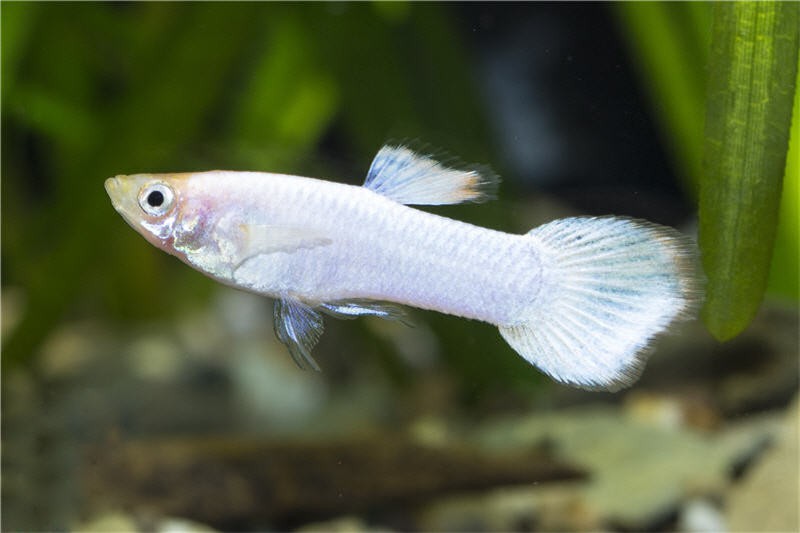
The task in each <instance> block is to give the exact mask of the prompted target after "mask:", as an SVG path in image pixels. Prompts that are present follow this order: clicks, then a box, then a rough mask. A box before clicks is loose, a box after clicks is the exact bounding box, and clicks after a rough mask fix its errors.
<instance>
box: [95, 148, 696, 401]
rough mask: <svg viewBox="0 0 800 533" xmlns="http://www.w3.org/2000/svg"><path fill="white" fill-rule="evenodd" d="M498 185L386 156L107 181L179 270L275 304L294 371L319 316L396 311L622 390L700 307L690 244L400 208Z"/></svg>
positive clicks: (480, 197) (606, 221) (590, 222)
mask: <svg viewBox="0 0 800 533" xmlns="http://www.w3.org/2000/svg"><path fill="white" fill-rule="evenodd" d="M497 181H498V180H497V178H496V177H495V176H494V175H492V174H491V173H488V172H481V171H479V170H475V169H472V170H469V169H468V170H459V169H455V168H447V167H445V166H444V165H442V164H440V163H438V162H437V161H435V160H433V159H431V158H430V157H427V156H422V155H418V154H415V153H414V152H412V151H411V150H409V149H408V148H405V147H403V146H384V147H383V148H382V149H381V150H380V151H379V152H378V154H377V155H376V156H375V159H374V160H373V162H372V165H371V166H370V169H369V172H368V173H367V178H366V181H365V183H364V185H363V186H362V187H357V186H352V185H345V184H341V183H333V182H329V181H323V180H318V179H313V178H306V177H300V176H289V175H283V174H271V173H264V172H228V171H211V172H197V173H180V174H135V175H130V176H116V177H113V178H109V179H108V180H106V182H105V188H106V191H107V192H108V195H109V196H110V198H111V201H112V203H113V205H114V208H115V209H116V210H117V211H118V212H119V213H120V214H121V215H122V216H123V218H124V219H125V220H126V221H127V222H128V224H130V225H131V226H132V227H133V228H134V229H135V230H136V231H138V232H139V233H141V234H142V235H143V236H144V237H145V238H146V239H147V240H148V241H150V243H152V244H153V245H155V246H157V247H158V248H161V249H162V250H164V251H165V252H167V253H170V254H172V255H175V256H177V257H178V258H180V259H181V260H182V261H184V262H185V263H187V264H188V265H189V266H191V267H193V268H195V269H197V270H199V271H200V272H202V273H204V274H206V275H208V276H210V277H211V278H213V279H215V280H217V281H220V282H222V283H224V284H226V285H230V286H233V287H236V288H239V289H243V290H246V291H251V292H255V293H258V294H262V295H265V296H269V297H272V298H274V299H275V305H274V319H275V331H276V334H277V336H278V338H279V339H280V340H281V341H282V342H283V343H284V344H285V345H286V346H287V347H288V349H289V352H290V353H291V355H292V357H293V358H294V359H295V361H296V362H297V364H298V365H299V366H301V367H311V368H314V369H317V370H318V369H319V367H318V365H317V364H316V362H315V361H314V359H313V358H312V356H311V349H312V348H313V347H314V345H315V344H316V343H317V341H318V340H319V337H320V335H321V334H322V328H323V322H322V313H326V314H329V315H333V316H335V317H339V318H354V317H357V316H363V315H373V316H379V317H384V318H390V319H391V318H402V316H403V311H402V307H399V306H398V305H397V304H401V305H408V306H414V307H418V308H423V309H431V310H435V311H439V312H442V313H447V314H451V315H457V316H461V317H465V318H470V319H475V320H481V321H484V322H488V323H490V324H494V325H495V326H497V327H498V328H499V329H500V334H501V335H502V336H503V338H504V339H505V340H506V341H507V342H508V344H510V345H511V347H512V348H514V350H516V351H517V352H518V353H519V354H520V355H521V356H522V357H524V358H525V359H526V360H528V361H529V362H530V363H533V364H534V365H536V366H537V367H539V368H540V369H541V370H542V371H544V372H545V373H547V374H548V375H550V376H551V377H552V378H554V379H556V380H557V381H560V382H563V383H567V384H571V385H575V386H579V387H583V388H589V389H608V390H616V389H618V388H621V387H623V386H627V385H629V384H630V383H632V382H633V381H634V380H635V379H636V378H637V377H638V375H639V373H640V371H641V369H642V366H643V364H644V356H645V354H646V352H647V348H648V346H649V345H650V343H651V341H652V339H653V338H654V337H655V336H656V335H657V334H659V333H661V332H663V331H665V330H666V329H667V328H668V327H669V326H670V325H671V324H673V323H674V322H676V321H677V320H679V319H686V318H689V317H690V316H691V315H692V314H693V312H694V311H695V309H696V308H697V306H698V304H699V302H700V298H701V290H700V286H699V282H698V275H697V270H696V266H695V265H696V252H695V248H694V246H693V245H692V243H691V242H690V241H689V240H688V239H687V238H685V237H683V236H682V235H681V234H679V233H678V232H677V231H675V230H673V229H671V228H667V227H663V226H659V225H656V224H653V223H650V222H646V221H641V220H634V219H628V218H619V217H575V218H564V219H560V220H556V221H554V222H550V223H548V224H545V225H542V226H539V227H537V228H534V229H533V230H531V231H530V232H529V233H527V234H525V235H513V234H509V233H503V232H500V231H495V230H492V229H487V228H481V227H477V226H473V225H470V224H467V223H464V222H459V221H456V220H452V219H448V218H445V217H441V216H437V215H434V214H430V213H427V212H423V211H419V210H417V209H413V208H410V207H407V205H409V204H410V205H442V204H458V203H462V202H467V201H472V202H480V201H484V200H486V199H488V198H489V192H490V190H491V189H492V188H493V187H494V186H496V185H497Z"/></svg>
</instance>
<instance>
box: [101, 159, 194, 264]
mask: <svg viewBox="0 0 800 533" xmlns="http://www.w3.org/2000/svg"><path fill="white" fill-rule="evenodd" d="M183 181H185V180H184V179H183V176H182V175H180V174H132V175H130V176H115V177H113V178H108V179H107V180H106V181H105V188H106V192H107V193H108V196H109V198H111V203H112V205H113V206H114V209H116V210H117V212H118V213H119V214H120V215H122V218H124V219H125V221H126V222H127V223H128V224H130V226H131V227H132V228H133V229H135V230H136V231H137V232H139V233H140V234H141V235H142V236H143V237H144V238H145V239H147V240H148V241H149V242H150V243H151V244H153V245H154V246H157V247H159V248H161V249H163V250H165V251H167V252H171V251H172V250H171V248H172V240H173V233H174V228H175V221H176V219H177V216H178V213H179V204H180V201H181V192H180V191H181V184H182V182H183Z"/></svg>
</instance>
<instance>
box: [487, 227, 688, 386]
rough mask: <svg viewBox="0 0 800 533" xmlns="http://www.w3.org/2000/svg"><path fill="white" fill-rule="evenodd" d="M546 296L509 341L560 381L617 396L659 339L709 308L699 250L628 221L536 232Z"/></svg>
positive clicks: (511, 329)
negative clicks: (701, 308) (704, 306)
mask: <svg viewBox="0 0 800 533" xmlns="http://www.w3.org/2000/svg"><path fill="white" fill-rule="evenodd" d="M528 236H529V237H530V238H531V239H534V241H535V243H536V248H537V250H541V257H542V263H543V264H542V277H543V285H542V290H541V292H540V293H539V295H538V296H537V298H536V300H535V304H532V305H531V307H530V308H529V309H527V310H525V311H524V312H523V316H521V317H520V321H519V322H517V323H514V324H510V325H507V326H501V327H500V333H501V334H502V336H503V338H505V340H506V341H507V342H508V343H509V344H510V345H511V346H512V347H513V348H514V349H515V350H516V351H517V352H519V353H520V355H522V356H523V357H524V358H525V359H527V360H528V361H529V362H531V363H533V364H534V365H536V366H537V367H539V368H540V369H541V370H543V371H544V372H546V373H547V374H549V375H550V376H551V377H553V378H554V379H556V380H558V381H561V382H563V383H568V384H571V385H575V386H578V387H582V388H588V389H606V390H617V389H620V388H622V387H625V386H628V385H630V384H631V383H632V382H633V381H635V380H636V379H637V378H638V377H639V374H640V373H641V371H642V367H643V366H644V361H645V358H646V355H647V352H648V348H649V346H650V344H651V341H652V340H653V338H654V337H655V336H656V335H658V334H659V333H661V332H663V331H665V330H667V329H668V328H669V327H670V326H671V325H672V324H673V323H675V322H676V321H679V320H681V319H687V318H691V317H692V316H694V314H695V312H696V310H697V308H698V307H699V305H700V303H701V302H702V292H703V291H702V282H701V279H702V278H701V275H700V271H699V269H698V266H697V265H698V262H697V252H696V247H695V245H694V244H693V243H692V242H691V241H690V240H689V239H688V238H686V237H685V236H683V235H681V234H680V233H678V232H677V231H676V230H674V229H672V228H668V227H664V226H659V225H657V224H653V223H650V222H646V221H642V220H634V219H626V218H618V217H600V218H593V217H576V218H565V219H560V220H556V221H554V222H551V223H549V224H545V225H543V226H539V227H538V228H535V229H533V230H532V231H531V232H530V233H529V234H528Z"/></svg>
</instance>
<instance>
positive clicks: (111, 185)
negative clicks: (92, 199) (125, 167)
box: [103, 176, 120, 200]
mask: <svg viewBox="0 0 800 533" xmlns="http://www.w3.org/2000/svg"><path fill="white" fill-rule="evenodd" d="M103 186H104V187H105V188H106V193H107V194H108V196H109V197H110V198H111V199H112V200H116V198H117V194H118V192H119V190H120V183H119V178H118V177H117V176H115V177H113V178H108V179H107V180H106V181H105V183H103Z"/></svg>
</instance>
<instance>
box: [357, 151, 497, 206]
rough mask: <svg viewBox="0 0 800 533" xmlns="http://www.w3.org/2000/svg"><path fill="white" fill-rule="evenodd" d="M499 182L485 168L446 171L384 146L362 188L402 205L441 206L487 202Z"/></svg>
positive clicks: (433, 162)
mask: <svg viewBox="0 0 800 533" xmlns="http://www.w3.org/2000/svg"><path fill="white" fill-rule="evenodd" d="M498 181H499V180H498V178H497V176H496V175H495V174H493V173H492V172H491V171H489V170H488V169H487V168H482V167H477V166H475V167H471V168H467V169H461V170H459V169H454V168H447V167H445V166H443V165H442V164H441V163H439V162H438V161H436V160H434V159H432V158H430V157H427V156H422V155H418V154H416V153H414V152H412V151H411V150H409V149H408V148H406V147H404V146H389V145H386V146H384V147H383V148H381V149H380V150H379V151H378V154H377V155H376V156H375V159H373V160H372V165H370V167H369V172H368V173H367V179H366V181H365V182H364V187H366V188H367V189H370V190H372V191H375V192H377V193H378V194H382V195H383V196H386V197H388V198H391V199H392V200H394V201H396V202H399V203H401V204H415V205H444V204H460V203H462V202H483V201H486V200H489V199H491V198H492V197H493V193H494V190H495V189H496V188H497V183H498Z"/></svg>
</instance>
